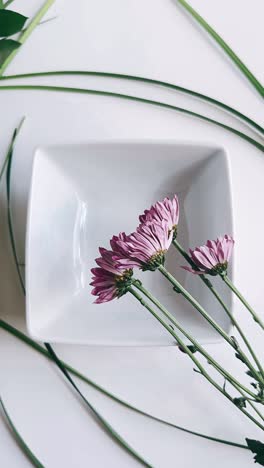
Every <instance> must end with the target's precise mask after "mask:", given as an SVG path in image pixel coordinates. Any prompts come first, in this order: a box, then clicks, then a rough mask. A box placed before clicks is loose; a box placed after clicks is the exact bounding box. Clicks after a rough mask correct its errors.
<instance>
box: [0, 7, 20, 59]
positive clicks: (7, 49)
mask: <svg viewBox="0 0 264 468" xmlns="http://www.w3.org/2000/svg"><path fill="white" fill-rule="evenodd" d="M1 11H2V10H0V12H1ZM20 45H21V44H20V43H19V42H17V41H13V39H1V40H0V67H1V66H2V64H3V63H4V62H5V60H6V59H7V57H8V56H9V55H10V54H11V53H12V52H13V50H16V49H18V47H20Z"/></svg>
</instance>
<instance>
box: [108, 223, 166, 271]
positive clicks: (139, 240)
mask: <svg viewBox="0 0 264 468" xmlns="http://www.w3.org/2000/svg"><path fill="white" fill-rule="evenodd" d="M172 237H173V232H172V231H170V230H169V227H168V224H167V223H166V221H165V220H163V221H161V222H160V223H155V222H148V221H147V222H145V223H144V224H141V225H140V226H139V227H138V228H137V230H136V231H135V232H133V233H132V234H130V235H129V236H127V235H126V234H124V233H121V234H119V236H118V237H117V236H114V237H113V238H112V240H111V247H112V249H113V250H114V251H115V252H116V257H115V258H116V259H117V260H119V262H120V264H121V265H123V266H124V267H126V268H133V267H139V268H141V269H142V270H144V271H145V270H151V271H154V270H156V269H157V268H158V267H159V266H160V265H163V264H164V261H165V253H166V252H167V250H168V249H169V247H170V245H171V242H172Z"/></svg>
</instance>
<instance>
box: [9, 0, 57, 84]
mask: <svg viewBox="0 0 264 468" xmlns="http://www.w3.org/2000/svg"><path fill="white" fill-rule="evenodd" d="M54 1H55V0H46V1H45V3H44V4H43V5H42V7H41V8H40V10H39V11H38V12H37V13H36V14H35V16H34V17H33V18H32V20H31V22H30V23H29V25H28V26H27V27H26V29H25V30H24V31H23V32H22V33H21V34H20V36H19V37H18V42H20V44H21V45H22V44H24V42H25V41H26V40H27V39H28V37H29V36H30V35H31V33H32V32H33V31H34V29H35V28H36V26H37V25H38V23H39V22H40V20H41V18H43V16H44V15H45V14H46V13H47V11H48V10H49V8H50V7H51V5H52V4H53V3H54ZM19 50H20V48H18V49H15V50H14V51H13V52H12V53H11V54H10V55H9V56H8V57H7V59H6V60H5V61H4V63H3V65H2V66H1V68H0V75H2V74H3V73H4V71H5V70H6V68H7V67H8V65H9V64H10V62H12V60H13V58H14V57H15V56H16V54H17V53H18V51H19Z"/></svg>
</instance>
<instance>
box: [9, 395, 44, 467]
mask: <svg viewBox="0 0 264 468" xmlns="http://www.w3.org/2000/svg"><path fill="white" fill-rule="evenodd" d="M0 408H2V411H3V413H4V415H5V418H6V420H7V423H8V425H9V427H10V429H11V431H12V433H13V434H14V437H15V439H16V440H17V442H18V445H19V446H20V447H21V449H22V451H23V452H24V454H25V455H26V457H27V458H28V460H29V461H30V462H31V463H32V465H33V466H35V467H36V468H44V465H42V463H41V462H40V461H39V460H38V459H37V457H36V456H35V455H34V453H33V452H32V451H31V450H30V448H29V447H28V445H27V444H26V442H25V441H24V439H23V438H22V436H21V435H20V434H19V432H18V430H17V429H16V427H15V425H14V423H13V421H12V419H11V418H10V416H9V414H8V412H7V409H6V407H5V405H4V402H3V400H2V398H1V396H0Z"/></svg>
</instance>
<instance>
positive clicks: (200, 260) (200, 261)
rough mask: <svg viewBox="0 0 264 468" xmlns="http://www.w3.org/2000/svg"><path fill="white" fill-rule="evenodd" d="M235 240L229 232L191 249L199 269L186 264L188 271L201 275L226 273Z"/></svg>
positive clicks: (191, 254)
mask: <svg viewBox="0 0 264 468" xmlns="http://www.w3.org/2000/svg"><path fill="white" fill-rule="evenodd" d="M233 246H234V240H233V238H232V237H231V236H228V235H227V234H226V235H225V236H224V237H218V238H217V239H216V240H208V241H207V242H206V244H205V245H202V246H201V247H196V248H195V249H194V250H191V249H190V256H191V259H192V261H193V263H194V264H195V265H196V266H197V270H195V269H193V268H191V267H189V266H184V267H182V268H184V269H185V270H187V271H190V272H192V273H195V274H196V275H201V274H204V273H208V274H210V275H213V276H215V275H224V274H226V270H227V267H228V262H229V260H230V257H231V255H232V251H233Z"/></svg>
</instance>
